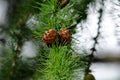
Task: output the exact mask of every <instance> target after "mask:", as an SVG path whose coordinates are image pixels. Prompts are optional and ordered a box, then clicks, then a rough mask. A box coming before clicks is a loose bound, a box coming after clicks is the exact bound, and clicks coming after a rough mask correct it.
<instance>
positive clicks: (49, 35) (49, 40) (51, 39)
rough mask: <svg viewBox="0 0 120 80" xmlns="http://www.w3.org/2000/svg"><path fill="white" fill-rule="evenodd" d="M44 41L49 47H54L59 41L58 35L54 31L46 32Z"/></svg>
mask: <svg viewBox="0 0 120 80" xmlns="http://www.w3.org/2000/svg"><path fill="white" fill-rule="evenodd" d="M42 40H43V42H44V43H45V44H46V45H47V46H52V45H53V44H54V43H55V42H56V41H57V40H58V33H57V32H56V31H55V30H53V29H49V30H48V31H46V32H45V34H44V36H43V38H42Z"/></svg>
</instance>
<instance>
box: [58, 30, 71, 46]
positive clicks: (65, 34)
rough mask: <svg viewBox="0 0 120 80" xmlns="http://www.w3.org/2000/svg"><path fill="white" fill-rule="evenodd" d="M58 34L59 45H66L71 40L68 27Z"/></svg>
mask: <svg viewBox="0 0 120 80" xmlns="http://www.w3.org/2000/svg"><path fill="white" fill-rule="evenodd" d="M59 36H60V44H61V45H67V44H69V43H70V42H71V34H70V31H69V30H68V29H62V30H61V31H60V32H59Z"/></svg>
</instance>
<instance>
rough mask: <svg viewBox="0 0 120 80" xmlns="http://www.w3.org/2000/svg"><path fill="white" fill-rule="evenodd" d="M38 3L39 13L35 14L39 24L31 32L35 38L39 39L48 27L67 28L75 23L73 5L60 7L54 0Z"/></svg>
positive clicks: (76, 15) (75, 15) (75, 17)
mask: <svg viewBox="0 0 120 80" xmlns="http://www.w3.org/2000/svg"><path fill="white" fill-rule="evenodd" d="M39 4H40V3H39ZM40 5H41V7H40V8H39V10H40V13H39V14H37V15H36V18H37V20H38V21H39V26H38V28H37V29H36V30H35V31H34V32H33V33H34V34H35V35H34V36H35V37H36V38H37V39H40V38H41V37H42V36H43V33H44V32H45V31H46V30H48V29H50V28H52V29H56V30H57V31H59V30H60V29H61V28H69V27H70V26H72V25H74V24H76V19H77V18H78V14H76V13H74V10H73V9H72V7H73V5H67V6H66V7H64V8H63V9H60V8H58V6H57V2H56V0H50V1H47V2H45V3H42V4H40Z"/></svg>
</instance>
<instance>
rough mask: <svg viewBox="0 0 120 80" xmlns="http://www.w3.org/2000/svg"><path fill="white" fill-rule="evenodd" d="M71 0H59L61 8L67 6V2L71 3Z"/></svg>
mask: <svg viewBox="0 0 120 80" xmlns="http://www.w3.org/2000/svg"><path fill="white" fill-rule="evenodd" d="M69 2H70V0H58V4H59V5H60V7H61V8H63V7H65V6H66V5H67V4H69Z"/></svg>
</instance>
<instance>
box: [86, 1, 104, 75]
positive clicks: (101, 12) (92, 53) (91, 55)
mask: <svg viewBox="0 0 120 80" xmlns="http://www.w3.org/2000/svg"><path fill="white" fill-rule="evenodd" d="M102 5H103V0H102ZM98 12H99V18H98V19H99V21H98V29H97V35H96V36H95V37H94V38H93V40H94V44H93V47H92V48H91V54H90V55H89V56H88V57H89V61H88V64H87V68H86V70H85V75H86V74H88V73H89V72H90V71H91V70H90V69H89V68H90V66H91V64H92V62H93V60H94V53H95V52H96V45H97V44H98V38H99V36H100V28H101V25H100V23H101V22H102V15H103V9H102V7H101V8H100V9H99V11H98Z"/></svg>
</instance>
